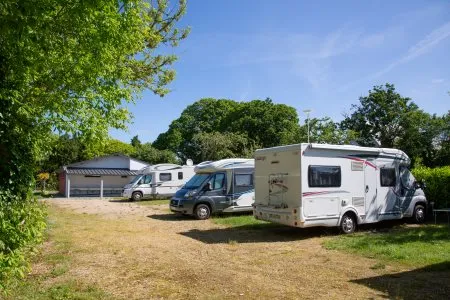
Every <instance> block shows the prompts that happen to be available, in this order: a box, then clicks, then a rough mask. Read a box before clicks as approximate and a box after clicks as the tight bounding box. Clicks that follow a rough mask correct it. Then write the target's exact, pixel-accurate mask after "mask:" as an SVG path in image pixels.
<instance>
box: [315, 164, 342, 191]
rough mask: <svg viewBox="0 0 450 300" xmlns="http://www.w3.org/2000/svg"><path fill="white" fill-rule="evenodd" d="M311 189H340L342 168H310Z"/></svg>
mask: <svg viewBox="0 0 450 300" xmlns="http://www.w3.org/2000/svg"><path fill="white" fill-rule="evenodd" d="M308 185H309V187H340V186H341V167H339V166H309V167H308Z"/></svg>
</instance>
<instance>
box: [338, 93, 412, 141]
mask: <svg viewBox="0 0 450 300" xmlns="http://www.w3.org/2000/svg"><path fill="white" fill-rule="evenodd" d="M359 102H360V103H359V105H352V108H351V110H352V113H351V114H350V115H346V116H345V119H344V120H343V121H342V122H341V128H343V129H350V130H353V131H355V132H357V133H358V134H359V137H358V142H359V143H360V144H361V145H365V146H372V145H374V140H377V141H379V143H380V144H381V146H382V147H389V148H391V147H394V146H395V142H396V141H397V140H398V139H401V138H402V137H403V136H404V128H405V126H406V122H407V116H408V114H411V113H413V112H416V111H418V110H419V109H418V107H417V105H416V104H415V103H414V102H412V101H411V99H410V98H407V97H402V96H401V95H400V94H399V93H397V92H396V91H395V87H394V85H393V84H386V85H385V86H375V87H374V88H373V90H370V91H369V95H368V96H365V97H360V98H359Z"/></svg>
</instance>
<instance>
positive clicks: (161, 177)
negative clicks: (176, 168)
mask: <svg viewBox="0 0 450 300" xmlns="http://www.w3.org/2000/svg"><path fill="white" fill-rule="evenodd" d="M159 180H160V181H171V180H172V173H161V174H159Z"/></svg>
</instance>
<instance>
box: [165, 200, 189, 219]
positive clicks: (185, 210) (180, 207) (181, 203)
mask: <svg viewBox="0 0 450 300" xmlns="http://www.w3.org/2000/svg"><path fill="white" fill-rule="evenodd" d="M169 207H170V210H171V211H172V212H175V213H182V214H186V215H192V213H193V205H192V201H189V200H185V199H171V200H170V204H169Z"/></svg>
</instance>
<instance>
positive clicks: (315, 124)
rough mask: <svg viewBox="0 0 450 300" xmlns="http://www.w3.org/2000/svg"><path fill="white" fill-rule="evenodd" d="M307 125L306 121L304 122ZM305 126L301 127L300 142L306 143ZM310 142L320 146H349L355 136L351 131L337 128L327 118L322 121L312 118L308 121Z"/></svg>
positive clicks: (337, 125) (335, 124)
mask: <svg viewBox="0 0 450 300" xmlns="http://www.w3.org/2000/svg"><path fill="white" fill-rule="evenodd" d="M305 123H307V120H306V121H305ZM307 126H308V125H307V124H305V125H303V126H302V133H303V134H302V141H303V142H305V141H307V136H305V135H307V130H308V129H307ZM309 127H310V129H309V130H310V141H311V142H312V143H320V144H336V145H343V144H349V143H350V141H352V140H355V139H356V138H357V135H356V133H355V132H353V131H352V130H343V129H341V128H339V123H335V122H333V120H331V119H330V118H329V117H325V118H322V119H317V118H313V119H311V120H309Z"/></svg>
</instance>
